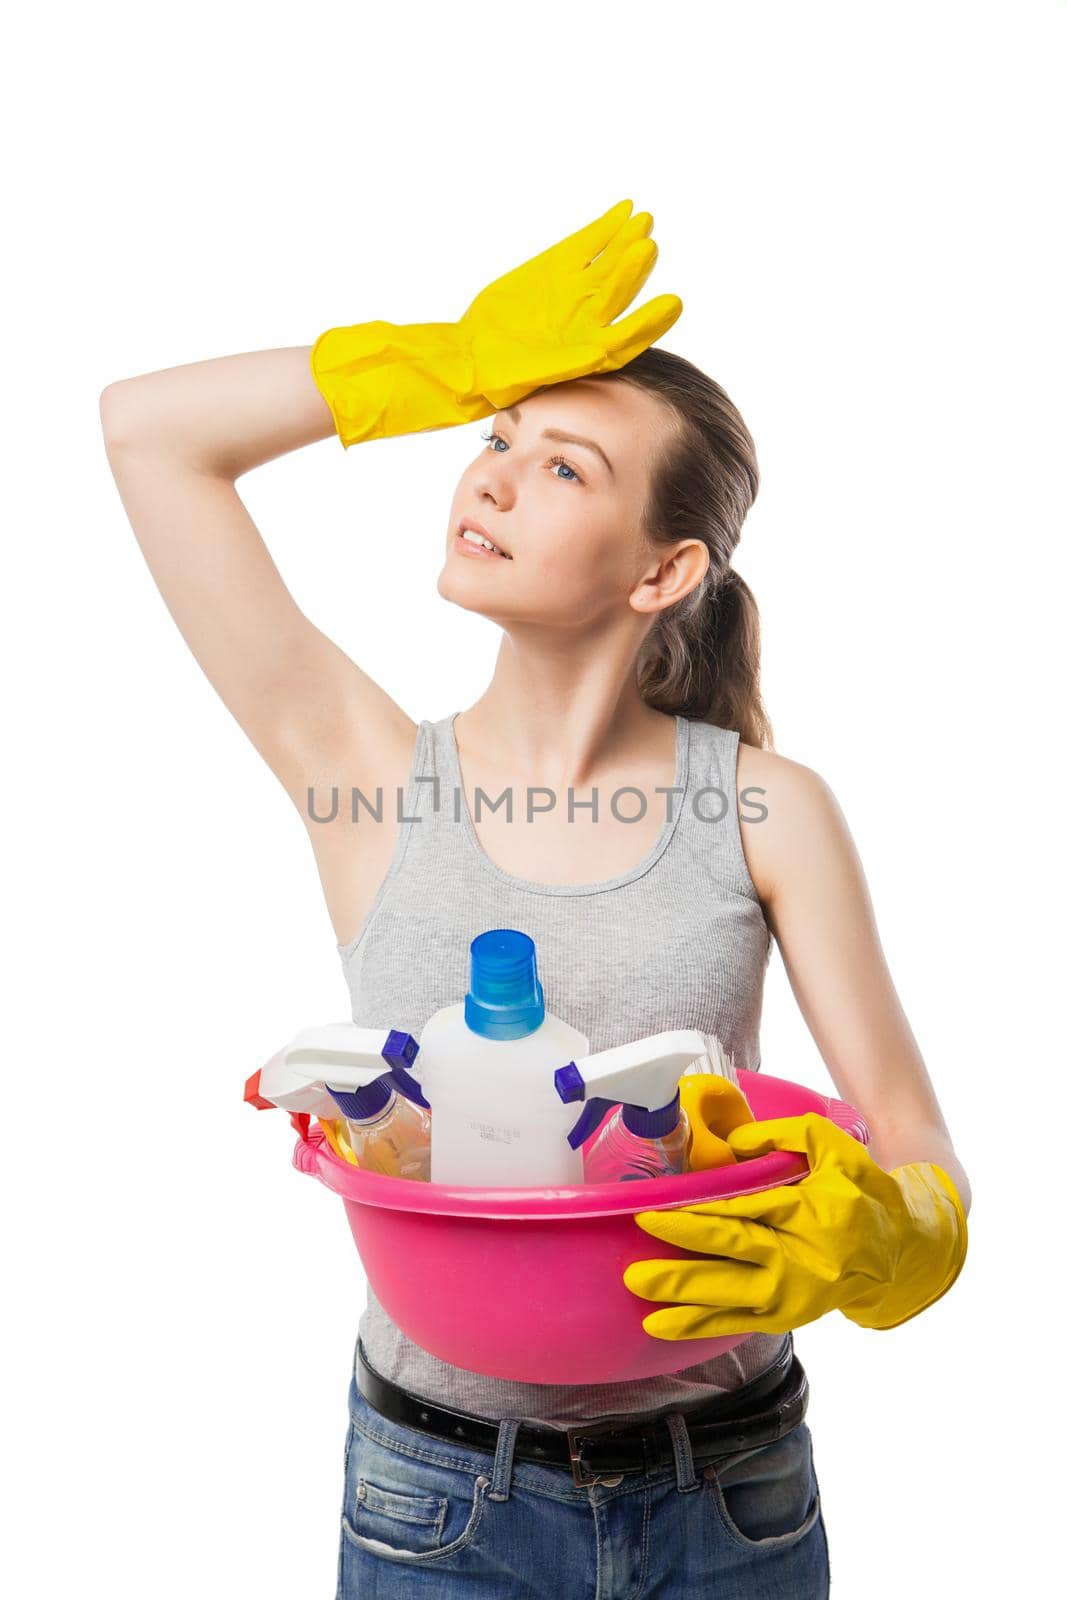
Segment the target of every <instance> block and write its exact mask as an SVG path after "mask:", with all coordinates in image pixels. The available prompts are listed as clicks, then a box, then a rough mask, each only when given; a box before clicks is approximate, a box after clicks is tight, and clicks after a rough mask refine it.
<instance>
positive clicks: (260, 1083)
mask: <svg viewBox="0 0 1067 1600" xmlns="http://www.w3.org/2000/svg"><path fill="white" fill-rule="evenodd" d="M418 1050H419V1047H418V1045H417V1043H416V1042H415V1040H414V1039H413V1038H412V1036H411V1034H409V1033H400V1032H399V1031H398V1030H396V1029H383V1028H358V1027H356V1026H355V1024H353V1023H350V1022H340V1023H332V1024H329V1025H327V1026H325V1027H319V1028H305V1029H304V1030H303V1031H302V1032H301V1033H298V1034H297V1035H296V1037H295V1038H294V1039H292V1040H290V1042H289V1044H287V1045H286V1046H285V1048H284V1049H283V1050H279V1051H278V1053H277V1054H276V1055H274V1056H272V1057H271V1059H270V1061H268V1062H267V1064H266V1066H265V1067H262V1068H261V1069H260V1071H259V1072H258V1073H256V1074H254V1075H253V1077H252V1078H251V1079H249V1083H248V1089H252V1090H253V1094H249V1093H248V1092H247V1089H246V1094H245V1098H246V1099H251V1100H252V1103H253V1104H269V1105H276V1106H281V1107H282V1108H283V1109H284V1110H286V1111H290V1112H291V1111H297V1112H301V1111H302V1112H308V1113H310V1114H311V1115H312V1116H317V1117H318V1118H319V1120H320V1121H321V1122H323V1123H324V1124H326V1123H329V1122H331V1121H333V1119H336V1117H337V1112H338V1110H340V1111H341V1112H342V1113H343V1117H344V1129H345V1131H346V1132H347V1141H346V1142H347V1144H348V1147H349V1148H350V1150H351V1152H352V1156H353V1157H354V1159H355V1163H356V1165H358V1166H360V1167H363V1168H365V1169H366V1170H367V1171H368V1172H381V1173H386V1174H388V1175H389V1176H390V1177H394V1178H414V1179H422V1180H426V1179H428V1178H429V1175H430V1172H429V1167H430V1110H429V1102H428V1101H427V1100H426V1098H425V1096H424V1094H423V1093H422V1088H421V1086H420V1084H419V1082H418V1079H417V1078H416V1077H415V1076H414V1074H413V1072H412V1071H411V1068H412V1065H413V1063H414V1060H415V1057H416V1055H417V1054H418ZM383 1060H384V1062H385V1065H384V1066H383V1065H382V1063H383ZM334 1126H335V1128H336V1123H335V1124H334ZM332 1142H333V1141H331V1144H332Z"/></svg>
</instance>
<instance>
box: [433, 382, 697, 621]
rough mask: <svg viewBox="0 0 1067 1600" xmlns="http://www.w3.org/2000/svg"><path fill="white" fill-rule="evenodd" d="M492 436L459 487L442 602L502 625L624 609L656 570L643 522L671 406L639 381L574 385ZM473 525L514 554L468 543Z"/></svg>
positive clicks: (536, 402) (542, 393) (519, 409)
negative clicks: (465, 534)
mask: <svg viewBox="0 0 1067 1600" xmlns="http://www.w3.org/2000/svg"><path fill="white" fill-rule="evenodd" d="M482 427H483V432H484V433H485V434H488V435H490V437H489V438H488V439H487V441H486V443H485V445H484V447H483V448H482V450H480V452H479V454H478V455H477V456H476V457H475V459H474V460H473V461H472V462H471V464H470V466H469V467H468V468H467V470H466V471H465V472H464V474H463V476H462V477H461V478H460V480H459V483H458V485H457V487H456V492H455V495H454V497H453V500H452V510H451V514H450V517H449V526H448V545H447V549H446V554H445V564H444V567H443V568H442V570H441V574H440V576H439V578H438V580H437V589H438V593H439V594H440V595H442V596H443V598H444V599H446V600H451V601H454V602H455V603H456V605H460V606H463V607H464V608H465V609H466V610H469V611H477V612H479V613H481V614H482V615H483V616H486V617H489V618H491V619H492V620H493V621H496V622H499V623H501V624H502V625H506V624H507V623H509V622H539V623H548V624H552V623H553V622H555V623H559V624H563V625H565V624H575V623H580V624H592V623H595V622H596V621H598V620H599V619H601V618H603V617H605V616H606V615H608V614H610V613H611V612H612V611H617V609H618V607H619V606H620V604H625V601H626V597H627V595H629V594H630V593H631V592H632V590H633V589H634V588H635V587H636V585H637V584H638V583H639V582H640V580H641V577H642V576H643V575H644V574H645V573H647V572H648V571H649V569H650V560H651V565H652V566H653V567H654V565H655V561H654V558H650V552H649V549H648V546H647V544H646V542H645V539H644V536H643V534H642V532H641V528H640V522H641V515H642V511H643V508H644V505H645V500H646V497H647V494H648V488H649V474H650V471H651V469H652V466H653V464H654V462H655V460H656V456H657V452H658V450H659V449H660V447H661V444H662V443H663V441H664V439H665V438H666V436H667V435H668V433H669V431H670V428H671V419H670V413H669V412H668V410H667V407H666V405H665V404H664V403H663V402H661V401H660V400H658V399H657V398H656V396H655V395H652V394H649V393H648V391H647V390H644V389H639V388H637V387H636V386H635V385H633V384H628V383H604V382H597V381H596V380H595V379H593V380H589V379H585V378H576V379H574V380H572V381H571V382H568V383H560V384H554V385H552V386H551V387H550V388H547V389H540V390H538V391H537V393H535V394H532V395H528V396H527V397H526V399H525V400H523V401H521V402H520V403H519V404H518V405H517V406H514V407H511V408H509V409H508V410H507V411H499V412H497V413H496V415H495V416H493V417H489V418H487V419H486V421H485V422H484V423H483V425H482ZM546 431H547V432H548V434H549V435H552V434H567V435H569V436H571V437H568V438H567V439H562V438H558V437H551V436H550V437H546ZM577 437H580V438H582V439H584V440H587V441H589V443H586V444H581V443H577V442H576V438H577ZM596 446H599V449H597V448H596ZM605 458H606V459H605ZM471 521H473V522H475V523H478V524H480V525H481V527H482V528H483V529H484V531H485V534H486V535H487V537H488V538H489V539H490V540H492V542H493V543H494V544H495V545H497V546H498V547H499V548H500V549H501V550H503V551H505V552H506V556H505V555H494V554H492V553H491V552H489V551H487V550H486V549H485V548H484V547H482V546H480V545H478V544H472V543H470V542H469V541H468V540H464V539H463V538H462V536H461V533H460V529H461V527H462V526H463V525H464V524H465V523H467V522H471Z"/></svg>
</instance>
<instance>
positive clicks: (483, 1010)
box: [463, 928, 545, 1039]
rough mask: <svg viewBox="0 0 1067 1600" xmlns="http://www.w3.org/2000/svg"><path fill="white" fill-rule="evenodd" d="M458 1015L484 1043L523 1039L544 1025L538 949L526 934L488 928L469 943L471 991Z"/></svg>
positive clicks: (543, 1004)
mask: <svg viewBox="0 0 1067 1600" xmlns="http://www.w3.org/2000/svg"><path fill="white" fill-rule="evenodd" d="M463 1014H464V1018H465V1020H466V1023H467V1027H468V1028H470V1030H471V1032H472V1033H480V1034H481V1035H482V1037H483V1038H486V1039H524V1038H525V1037H526V1035H527V1034H528V1033H533V1032H534V1031H535V1030H536V1029H537V1028H539V1027H540V1026H541V1024H542V1022H543V1021H544V1020H545V997H544V993H543V991H542V989H541V985H540V982H539V981H538V977H537V950H536V948H535V946H534V942H533V940H532V939H531V938H530V936H529V934H526V933H519V932H518V930H517V929H515V928H491V929H490V930H489V932H488V933H480V934H479V935H478V937H477V938H476V939H472V940H471V978H470V989H469V990H468V991H467V995H466V999H465V1000H464V1003H463Z"/></svg>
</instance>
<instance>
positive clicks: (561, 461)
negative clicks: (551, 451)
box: [481, 433, 585, 483]
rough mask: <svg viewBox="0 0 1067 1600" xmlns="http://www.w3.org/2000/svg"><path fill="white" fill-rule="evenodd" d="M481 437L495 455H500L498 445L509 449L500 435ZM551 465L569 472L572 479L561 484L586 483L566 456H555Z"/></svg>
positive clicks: (566, 479)
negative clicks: (496, 447)
mask: <svg viewBox="0 0 1067 1600" xmlns="http://www.w3.org/2000/svg"><path fill="white" fill-rule="evenodd" d="M481 437H482V438H483V439H484V440H485V441H486V442H487V444H488V445H489V447H490V449H491V450H493V454H494V455H499V454H500V452H499V450H496V449H494V445H495V444H496V443H499V444H502V445H503V446H504V448H505V450H506V449H507V447H508V446H507V440H506V439H502V438H501V437H500V435H499V433H483V434H482V435H481ZM549 464H550V465H551V466H553V467H566V469H567V471H568V472H569V473H570V477H568V478H561V479H560V482H561V483H584V482H585V479H584V478H583V477H582V475H581V473H580V472H578V470H577V468H575V467H572V466H571V464H570V462H569V461H568V460H567V458H566V456H553V457H552V458H551V461H550V463H549Z"/></svg>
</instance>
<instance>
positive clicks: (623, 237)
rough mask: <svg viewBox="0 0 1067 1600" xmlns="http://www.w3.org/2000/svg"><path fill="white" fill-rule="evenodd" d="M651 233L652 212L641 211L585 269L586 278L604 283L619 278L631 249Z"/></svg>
mask: <svg viewBox="0 0 1067 1600" xmlns="http://www.w3.org/2000/svg"><path fill="white" fill-rule="evenodd" d="M651 232H652V213H651V212H650V211H639V212H638V213H637V215H636V216H634V217H630V218H629V220H628V221H627V222H624V223H623V225H622V227H621V228H620V229H619V231H618V233H617V234H616V235H615V237H614V238H613V239H612V240H611V241H610V243H608V244H607V245H605V247H604V249H603V250H602V251H601V252H600V254H599V255H598V256H597V258H596V260H595V261H591V262H590V263H589V265H588V266H587V267H586V268H585V269H584V270H585V273H586V276H587V277H591V278H597V279H600V280H601V281H603V282H607V281H608V280H609V279H613V278H618V277H619V275H620V273H622V272H623V271H624V270H625V268H624V265H623V263H624V262H625V259H626V257H627V255H628V253H629V250H630V247H631V246H632V245H634V244H638V243H640V242H642V241H643V240H646V239H647V238H648V236H649V234H650V233H651ZM638 287H640V285H638ZM636 292H637V291H636V289H635V290H634V291H633V293H632V294H631V296H630V298H631V299H632V298H633V294H635V293H636ZM625 303H626V302H624V304H625ZM620 309H621V307H620Z"/></svg>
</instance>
